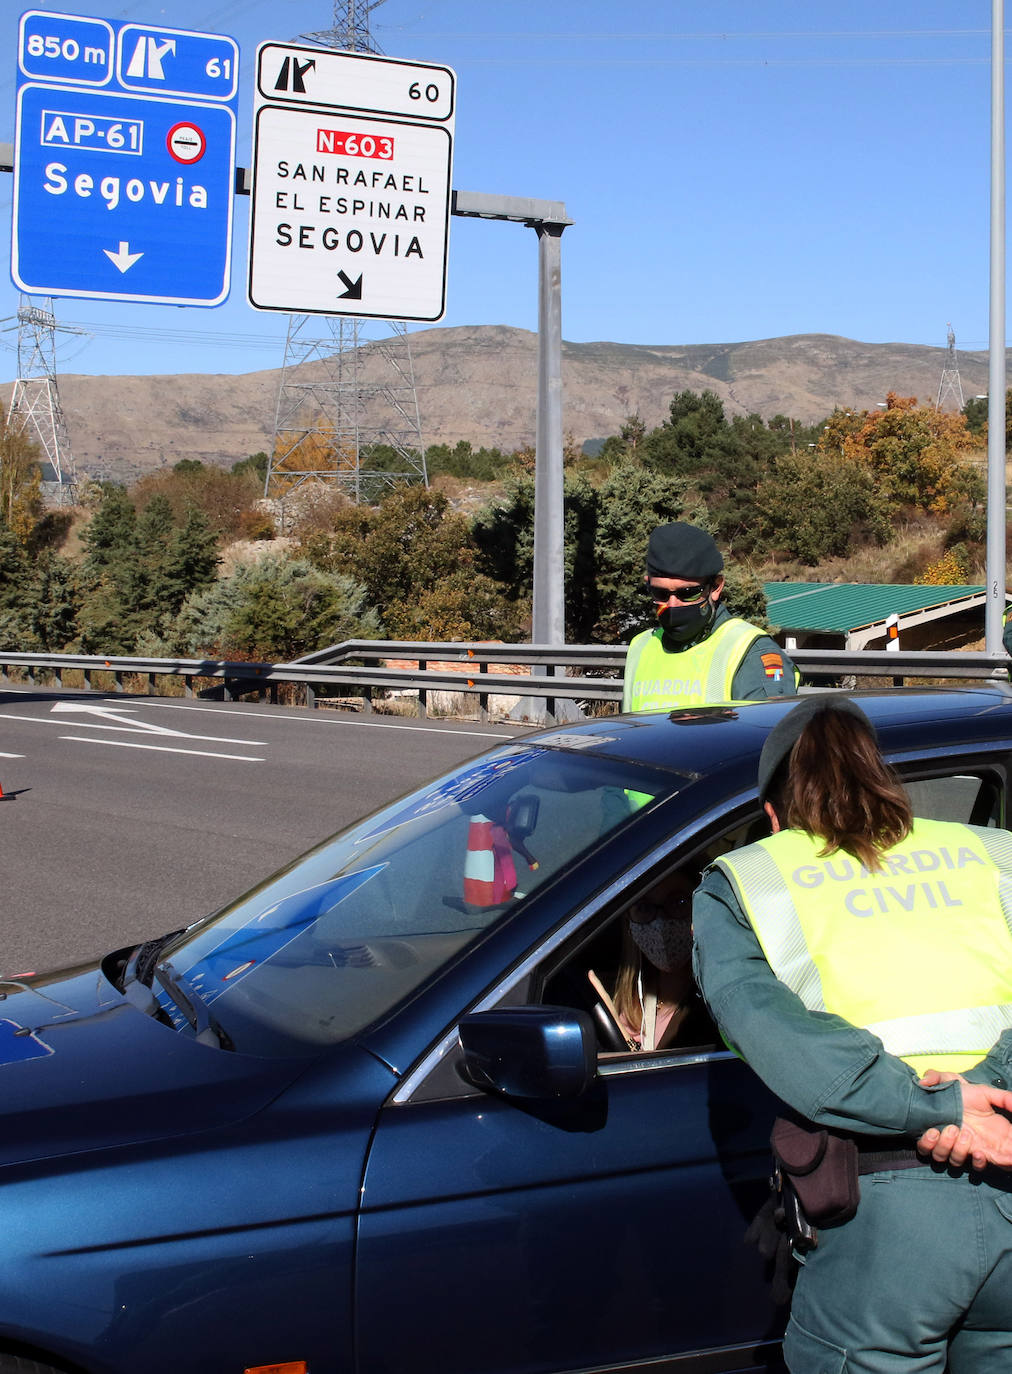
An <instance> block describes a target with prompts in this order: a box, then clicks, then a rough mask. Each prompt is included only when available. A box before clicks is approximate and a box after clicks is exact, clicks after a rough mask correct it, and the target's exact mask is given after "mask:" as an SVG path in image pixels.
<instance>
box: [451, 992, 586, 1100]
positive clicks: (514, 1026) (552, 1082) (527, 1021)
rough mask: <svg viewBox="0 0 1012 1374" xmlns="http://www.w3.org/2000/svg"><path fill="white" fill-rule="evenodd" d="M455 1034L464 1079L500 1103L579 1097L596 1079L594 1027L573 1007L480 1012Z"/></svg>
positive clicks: (499, 1009) (506, 1008) (509, 1008)
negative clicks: (516, 1099)
mask: <svg viewBox="0 0 1012 1374" xmlns="http://www.w3.org/2000/svg"><path fill="white" fill-rule="evenodd" d="M458 1032H459V1035H460V1046H461V1049H462V1050H463V1052H464V1063H463V1073H464V1076H465V1078H467V1079H468V1081H469V1082H471V1083H474V1084H475V1085H476V1086H477V1087H479V1088H485V1089H488V1090H490V1091H492V1092H496V1093H502V1094H503V1096H505V1097H520V1098H537V1099H540V1100H542V1101H543V1100H545V1099H557V1098H573V1097H579V1096H580V1094H581V1093H585V1092H586V1091H587V1089H588V1088H589V1087H590V1085H591V1084H592V1083H593V1082H594V1079H595V1078H596V1076H597V1036H596V1035H595V1033H594V1023H593V1022H592V1021H591V1019H590V1016H589V1014H588V1013H587V1012H585V1011H579V1010H577V1009H576V1008H574V1007H542V1006H536V1007H501V1008H497V1009H496V1010H495V1011H480V1012H476V1013H475V1014H474V1015H473V1016H465V1017H463V1018H462V1019H461V1022H460V1025H459V1027H458Z"/></svg>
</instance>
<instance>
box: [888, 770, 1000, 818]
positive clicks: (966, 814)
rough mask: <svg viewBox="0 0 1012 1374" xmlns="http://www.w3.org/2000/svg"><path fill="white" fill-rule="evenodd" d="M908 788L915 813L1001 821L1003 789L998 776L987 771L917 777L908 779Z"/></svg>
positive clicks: (925, 815)
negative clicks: (980, 774) (977, 774)
mask: <svg viewBox="0 0 1012 1374" xmlns="http://www.w3.org/2000/svg"><path fill="white" fill-rule="evenodd" d="M906 789H907V794H908V796H909V797H910V804H911V806H912V807H913V811H914V815H915V816H924V817H926V818H927V819H930V820H935V821H962V822H963V824H964V825H984V826H991V827H992V828H994V827H996V826H1000V825H1001V824H1002V813H1003V808H1002V797H1003V791H1002V788H1001V786H1000V783H999V781H998V779H997V778H994V777H992V776H990V775H988V774H985V775H983V776H981V777H978V776H976V775H975V774H972V773H956V774H952V775H950V776H947V777H940V778H918V779H916V780H911V781H908V782H907V783H906Z"/></svg>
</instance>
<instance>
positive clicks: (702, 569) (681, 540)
mask: <svg viewBox="0 0 1012 1374" xmlns="http://www.w3.org/2000/svg"><path fill="white" fill-rule="evenodd" d="M723 566H724V560H723V558H722V557H721V553H720V549H718V548H717V545H716V544H715V543H714V542H713V537H712V536H711V535H709V534H707V532H706V530H701V529H699V528H698V527H697V526H696V525H687V524H686V523H685V521H684V520H674V521H672V523H671V524H670V525H658V526H657V528H656V529H655V530H654V531H653V533H652V534H651V535H650V541H649V543H648V544H647V573H648V575H649V576H650V577H700V578H702V577H716V576H717V574H718V573H719V572H720V571H721V569H722V568H723Z"/></svg>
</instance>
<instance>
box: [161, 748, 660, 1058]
mask: <svg viewBox="0 0 1012 1374" xmlns="http://www.w3.org/2000/svg"><path fill="white" fill-rule="evenodd" d="M559 738H560V737H556V739H557V740H558V739H559ZM583 738H584V740H585V742H586V743H591V741H589V740H586V737H583ZM571 739H572V744H571V747H569V748H558V747H544V746H538V745H537V744H532V745H524V746H509V747H506V748H503V749H499V750H496V751H494V752H493V753H491V754H487V755H485V756H483V757H482V758H480V759H477V760H475V761H473V762H471V763H468V764H465V765H464V766H463V767H461V768H459V769H457V770H456V771H455V772H453V773H451V774H449V775H447V776H446V777H444V778H442V779H440V780H439V781H437V782H435V783H432V784H430V785H429V786H427V787H425V788H422V789H420V790H419V791H417V792H415V793H413V794H411V795H409V796H408V797H406V798H403V799H402V800H400V801H398V802H396V803H395V804H393V805H391V806H388V807H386V808H384V809H383V810H382V811H379V812H377V813H375V814H374V815H373V816H371V817H369V818H368V819H367V820H364V821H362V822H360V823H359V824H358V825H356V826H354V827H353V828H352V829H350V830H347V831H345V832H343V833H342V834H340V835H338V836H336V837H335V838H333V839H331V840H327V841H325V842H324V843H323V844H321V845H319V846H317V848H316V849H313V850H311V851H310V852H309V853H308V854H307V855H305V856H304V857H303V858H301V859H298V860H297V861H296V862H295V863H293V864H291V865H289V866H288V867H287V868H284V869H282V870H281V871H280V872H279V873H277V874H275V875H274V876H273V877H271V878H269V879H268V880H267V881H266V882H264V883H262V884H261V885H260V886H259V887H256V888H254V889H253V890H252V891H251V892H249V893H247V895H246V896H245V897H243V898H241V899H240V900H239V901H237V902H235V903H234V904H233V905H231V906H228V907H225V908H224V909H223V910H222V911H220V912H218V913H217V914H216V915H215V916H212V917H208V918H207V919H206V920H204V921H201V922H199V923H198V924H197V925H195V926H191V927H190V928H189V929H188V930H187V931H185V932H184V933H183V934H182V935H181V936H179V937H178V938H177V939H175V940H174V941H173V942H171V943H170V944H169V945H167V946H166V947H165V948H164V950H163V951H162V952H161V955H160V958H161V960H162V963H161V965H160V967H161V968H162V969H164V970H165V971H166V973H167V974H168V975H170V977H169V978H167V980H166V981H168V982H171V983H174V984H175V985H176V987H177V988H178V989H179V990H181V991H182V992H183V993H184V994H185V995H186V997H187V998H188V999H190V1000H191V1001H192V1003H193V1005H194V1006H199V1007H200V1008H201V1010H202V1012H203V1013H205V1014H207V1015H210V1016H211V1017H212V1018H213V1020H214V1022H215V1023H217V1024H219V1025H220V1026H222V1027H223V1028H224V1030H225V1031H226V1032H227V1034H228V1036H229V1038H230V1040H231V1042H232V1043H233V1044H234V1046H235V1048H236V1049H237V1050H238V1051H240V1052H246V1053H251V1054H262V1055H263V1054H266V1055H274V1054H297V1053H305V1052H312V1051H313V1050H315V1049H317V1048H318V1047H320V1046H322V1045H325V1044H329V1043H332V1042H334V1041H337V1040H341V1039H344V1038H346V1037H348V1036H351V1035H354V1034H355V1033H357V1032H358V1031H360V1030H362V1029H363V1027H365V1026H366V1025H368V1024H369V1023H370V1022H372V1021H375V1020H377V1019H378V1018H379V1017H381V1016H382V1015H384V1014H385V1013H386V1012H388V1011H389V1010H390V1008H392V1007H393V1006H394V1005H395V1004H396V1003H397V1002H398V1001H400V1000H401V999H402V998H404V997H405V996H407V994H409V993H410V992H412V990H413V989H415V988H416V987H418V986H419V984H421V983H422V982H423V981H424V980H425V979H427V978H428V977H429V976H430V975H431V974H433V973H434V972H435V971H436V970H437V969H439V967H440V966H441V965H443V964H445V963H446V962H447V960H449V959H451V958H452V957H453V956H454V955H456V954H457V953H458V952H459V951H460V950H461V949H462V948H463V947H464V946H465V945H467V944H468V943H469V942H470V941H472V940H474V939H476V938H477V937H478V936H479V935H480V934H481V933H482V932H483V931H485V930H487V929H488V927H489V926H491V925H492V924H493V923H495V922H497V921H500V920H502V919H505V918H507V917H508V916H509V915H510V914H511V913H512V912H514V911H515V910H517V909H518V908H519V907H520V906H521V905H522V904H523V903H524V902H526V901H527V900H529V899H530V898H531V897H532V896H533V895H534V894H535V893H536V892H537V891H538V889H539V888H541V887H543V886H544V885H545V884H546V883H547V882H549V881H550V880H551V879H553V878H555V877H557V876H558V875H559V874H560V873H561V872H562V871H564V870H565V869H566V868H567V867H569V866H570V865H572V864H573V863H574V862H575V861H576V860H578V859H579V858H580V856H581V855H582V854H584V853H586V852H587V851H588V850H589V849H591V848H592V847H594V846H595V845H597V844H598V842H599V841H600V840H602V839H603V838H604V837H605V836H607V835H609V834H611V833H612V832H614V831H615V830H617V829H618V828H620V827H621V826H623V825H626V824H628V823H629V822H630V820H631V819H632V817H633V816H635V814H636V812H637V811H640V810H642V809H643V808H644V807H647V806H649V805H650V804H651V803H652V802H654V801H655V800H659V799H663V798H664V797H666V796H670V795H671V794H672V793H674V792H675V791H677V790H678V788H679V786H680V785H682V784H683V783H684V782H685V781H686V778H685V776H684V775H682V774H678V773H675V772H671V771H667V770H663V769H647V768H643V767H641V766H640V765H637V764H634V763H630V762H627V761H625V760H621V759H614V758H604V757H602V756H600V755H598V754H594V753H593V752H591V751H589V750H587V749H586V748H583V749H581V748H580V740H581V737H580V736H578V735H573V736H572V737H571ZM154 991H155V995H156V998H157V999H158V1001H159V1004H160V1006H161V1008H162V1010H163V1011H164V1012H165V1014H167V1015H168V1016H169V1017H170V1018H171V1019H172V1021H173V1023H174V1024H175V1025H176V1026H177V1027H178V1028H179V1029H180V1030H181V1031H183V1032H184V1033H186V1032H188V1031H190V1030H191V1029H192V1021H193V1018H192V1017H186V1016H184V1015H183V1012H182V1010H181V1008H180V1007H179V1005H178V1001H176V1000H174V999H173V998H172V997H171V996H170V994H169V992H168V991H167V990H166V989H165V988H164V987H163V988H159V986H158V984H157V983H156V985H155V989H154Z"/></svg>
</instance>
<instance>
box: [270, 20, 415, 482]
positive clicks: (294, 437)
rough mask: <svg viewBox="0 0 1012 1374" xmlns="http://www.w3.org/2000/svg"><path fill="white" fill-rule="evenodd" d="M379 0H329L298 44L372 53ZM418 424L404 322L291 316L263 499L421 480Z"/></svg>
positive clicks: (409, 344) (323, 316)
mask: <svg viewBox="0 0 1012 1374" xmlns="http://www.w3.org/2000/svg"><path fill="white" fill-rule="evenodd" d="M381 4H383V0H335V2H334V12H333V23H332V25H331V27H330V28H329V29H324V30H320V31H318V32H315V33H306V34H302V35H300V37H299V39H297V40H296V41H298V42H309V43H317V44H319V46H320V47H323V48H335V49H338V50H341V51H344V52H360V53H373V54H376V53H378V52H379V48H378V47H377V46H376V44H375V42H374V41H373V38H372V35H371V34H370V31H369V15H370V13H371V11H372V10H374V9H376V8H377V7H378V6H379V5H381ZM421 428H422V427H421V420H420V417H419V413H418V397H417V394H416V391H415V375H414V367H413V364H412V360H411V343H410V338H409V335H408V331H407V327H406V325H405V324H404V323H403V322H402V321H397V320H372V321H366V320H360V319H355V318H352V317H348V316H337V315H291V316H290V317H289V321H288V335H287V338H286V340H285V359H284V364H283V366H282V370H281V381H280V385H279V387H278V400H277V408H276V410H275V417H274V436H273V441H272V443H271V452H270V457H269V462H268V466H267V479H266V482H265V484H264V495H265V496H268V497H280V498H282V499H283V498H284V496H285V495H286V494H287V493H289V492H291V491H293V490H294V489H295V488H297V487H300V486H301V485H302V484H303V483H305V482H307V481H310V480H311V479H316V480H317V481H320V482H327V483H330V484H332V485H335V486H337V487H339V488H340V489H341V490H343V491H345V492H347V493H348V495H350V496H351V497H352V498H353V499H354V500H355V501H360V500H362V499H363V498H368V497H370V496H371V495H373V494H374V493H375V490H376V487H377V486H378V485H380V484H386V483H390V484H392V483H394V482H399V481H405V480H413V481H422V482H427V480H428V477H427V474H426V471H425V457H424V454H423V452H422V434H421ZM377 449H382V452H381V453H380V461H381V463H382V465H381V466H380V465H379V464H378V462H377ZM363 451H365V452H364V455H363Z"/></svg>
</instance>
